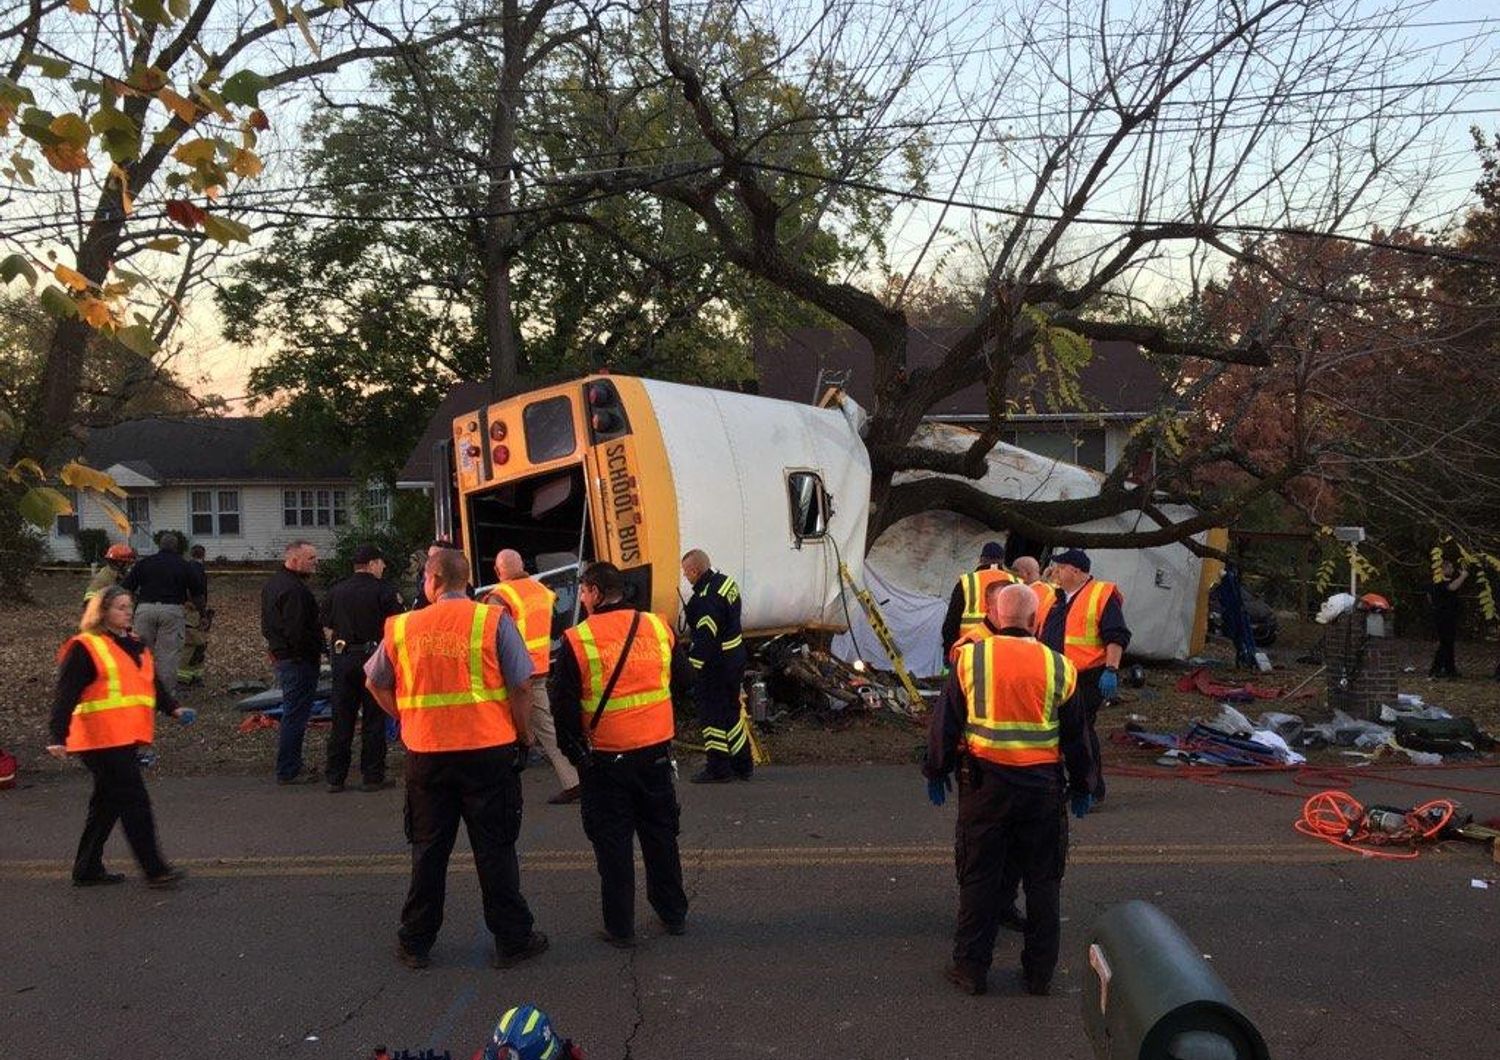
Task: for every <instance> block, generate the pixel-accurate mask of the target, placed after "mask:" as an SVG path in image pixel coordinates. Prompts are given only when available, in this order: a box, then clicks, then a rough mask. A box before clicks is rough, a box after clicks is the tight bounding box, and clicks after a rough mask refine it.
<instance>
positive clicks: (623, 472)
mask: <svg viewBox="0 0 1500 1060" xmlns="http://www.w3.org/2000/svg"><path fill="white" fill-rule="evenodd" d="M604 466H605V471H606V473H607V475H608V479H609V507H610V513H611V516H612V519H613V522H614V527H615V549H616V552H617V553H618V554H619V557H620V564H621V565H622V566H631V565H634V564H638V563H640V562H641V537H640V533H641V528H640V525H639V523H640V511H639V505H638V503H637V498H636V496H635V481H634V479H633V478H632V476H631V474H630V455H629V453H628V451H627V450H626V447H625V442H624V441H623V440H622V441H618V442H611V443H610V444H609V445H606V446H605V447H604Z"/></svg>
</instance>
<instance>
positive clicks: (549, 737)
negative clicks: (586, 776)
mask: <svg viewBox="0 0 1500 1060" xmlns="http://www.w3.org/2000/svg"><path fill="white" fill-rule="evenodd" d="M531 732H532V734H533V735H534V736H535V737H536V742H537V743H539V744H541V745H542V753H543V754H545V755H546V756H547V761H549V762H551V763H552V770H553V772H555V773H556V774H557V780H558V783H560V784H561V785H562V786H563V787H564V788H573V787H577V786H578V770H576V769H574V768H573V763H572V762H569V761H568V760H567V758H566V757H564V755H563V753H562V751H561V750H560V749H559V748H558V746H557V726H556V725H555V724H554V723H553V721H552V703H551V701H550V700H549V699H548V698H547V678H546V677H545V676H542V677H537V678H533V679H532V682H531Z"/></svg>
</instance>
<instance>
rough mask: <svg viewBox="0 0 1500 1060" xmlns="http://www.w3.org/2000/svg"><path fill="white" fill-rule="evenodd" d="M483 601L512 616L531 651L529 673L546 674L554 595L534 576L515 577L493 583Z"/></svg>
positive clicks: (555, 599)
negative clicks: (495, 584) (486, 597)
mask: <svg viewBox="0 0 1500 1060" xmlns="http://www.w3.org/2000/svg"><path fill="white" fill-rule="evenodd" d="M485 603H487V604H489V605H491V606H492V607H499V608H502V609H504V610H505V611H507V612H509V613H510V617H511V618H513V619H515V622H516V628H517V629H519V630H520V631H521V639H522V640H524V641H525V642H526V650H527V651H528V652H530V653H531V667H532V669H531V676H532V677H546V676H547V670H548V669H549V667H550V666H551V655H552V607H553V605H554V604H556V603H557V594H556V593H554V592H553V591H552V590H551V589H549V588H547V587H546V586H545V585H543V584H542V583H541V582H539V581H537V580H536V579H535V578H515V579H512V580H510V581H503V582H501V583H500V584H499V585H497V586H495V589H494V591H493V592H492V593H490V595H489V597H488V599H486V600H485Z"/></svg>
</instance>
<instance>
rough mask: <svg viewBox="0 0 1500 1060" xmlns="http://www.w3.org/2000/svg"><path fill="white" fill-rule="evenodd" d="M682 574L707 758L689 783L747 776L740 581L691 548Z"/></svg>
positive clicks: (750, 764) (690, 655) (749, 763)
mask: <svg viewBox="0 0 1500 1060" xmlns="http://www.w3.org/2000/svg"><path fill="white" fill-rule="evenodd" d="M682 576H683V577H684V578H686V579H687V581H688V584H689V585H691V586H692V594H691V595H690V596H689V597H688V601H687V625H688V631H689V635H690V636H691V637H692V643H691V645H690V646H689V648H688V662H689V663H690V664H691V665H692V668H693V674H694V676H695V678H696V681H695V683H694V690H693V701H694V702H695V703H696V704H697V706H698V722H699V724H701V725H702V726H703V751H704V754H705V756H706V757H707V759H708V761H707V763H706V764H705V765H704V767H703V768H702V769H701V770H700V771H699V772H697V773H695V774H694V775H693V777H692V780H691V782H692V783H694V784H727V783H728V782H729V781H730V780H733V779H735V778H736V777H737V778H739V779H740V780H749V779H750V774H751V773H752V772H753V771H754V769H755V765H754V762H753V761H752V759H751V756H750V734H749V733H748V732H746V731H745V726H746V724H748V723H747V722H746V721H745V717H744V713H743V711H741V709H740V682H741V681H742V680H743V679H744V676H745V638H744V637H743V636H742V635H741V633H740V587H739V586H738V585H736V584H735V583H734V579H733V578H731V577H730V576H729V575H727V574H722V573H720V572H719V571H716V570H714V569H713V564H712V563H711V562H710V561H709V558H708V553H706V552H704V551H703V550H702V549H698V548H695V549H693V550H692V551H691V552H689V553H688V554H687V555H685V556H683V557H682Z"/></svg>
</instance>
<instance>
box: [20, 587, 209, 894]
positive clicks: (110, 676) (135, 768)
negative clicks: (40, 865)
mask: <svg viewBox="0 0 1500 1060" xmlns="http://www.w3.org/2000/svg"><path fill="white" fill-rule="evenodd" d="M134 617H135V600H134V599H133V598H132V597H131V595H130V593H129V592H128V591H127V590H125V589H122V588H120V587H119V586H117V585H111V586H109V587H108V588H106V589H105V590H104V591H103V592H100V593H98V594H97V595H95V596H93V597H92V598H90V600H89V602H88V606H87V607H85V608H84V611H83V619H82V621H80V622H79V624H78V635H77V636H74V637H70V638H68V640H67V641H66V642H65V643H64V644H63V646H62V648H61V649H59V651H58V653H57V659H58V674H57V694H56V695H55V696H54V698H53V701H52V742H51V743H50V744H48V745H47V753H48V754H50V755H52V756H53V757H54V758H63V759H65V758H67V757H68V756H69V755H77V756H78V757H79V759H81V760H82V762H83V764H84V765H85V766H87V767H88V771H89V772H90V773H92V774H93V775H94V793H93V795H92V796H91V797H90V799H89V813H88V818H87V819H86V820H85V821H84V825H83V836H82V838H80V839H79V841H78V855H77V857H76V858H75V859H74V861H73V885H74V886H75V887H96V886H99V885H101V884H110V883H123V882H124V881H125V874H124V873H122V872H109V871H107V870H106V869H105V868H104V860H103V855H104V843H105V840H107V839H108V838H109V834H110V833H111V832H113V831H114V828H115V822H116V821H119V822H120V824H121V825H122V826H123V827H124V829H125V838H126V840H127V841H129V843H130V850H131V853H133V854H134V855H135V859H136V861H137V862H139V863H140V866H141V869H142V871H144V872H145V874H146V884H147V885H148V886H150V887H173V886H175V885H176V884H177V883H179V882H180V881H181V880H182V878H183V876H184V875H186V874H185V873H183V872H182V871H181V870H180V869H174V868H173V867H172V866H170V865H168V864H167V862H166V861H165V860H164V859H163V858H162V856H161V851H160V850H159V849H158V848H157V845H156V821H155V819H154V818H153V817H152V814H151V798H150V796H148V795H147V794H146V782H145V780H144V779H143V778H142V777H141V767H140V763H139V762H138V761H137V760H136V748H137V747H139V746H141V745H142V744H148V745H149V744H150V743H151V740H152V736H153V734H154V724H153V720H152V712H153V711H157V710H159V711H161V712H162V713H163V714H170V715H171V716H172V717H174V718H176V719H178V720H179V721H180V722H182V724H184V725H190V724H192V722H193V720H194V719H195V718H196V717H197V712H196V711H195V710H193V708H191V707H182V706H178V704H177V702H176V700H174V699H173V698H172V694H171V692H169V691H168V690H167V688H166V686H165V685H164V684H163V682H162V680H161V678H160V677H159V676H158V675H157V673H156V664H155V662H154V660H153V659H152V657H151V650H150V649H149V648H147V647H146V645H145V644H143V643H141V641H140V640H138V639H136V637H135V635H134V634H133V633H131V631H130V623H131V620H132V619H133V618H134Z"/></svg>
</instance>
